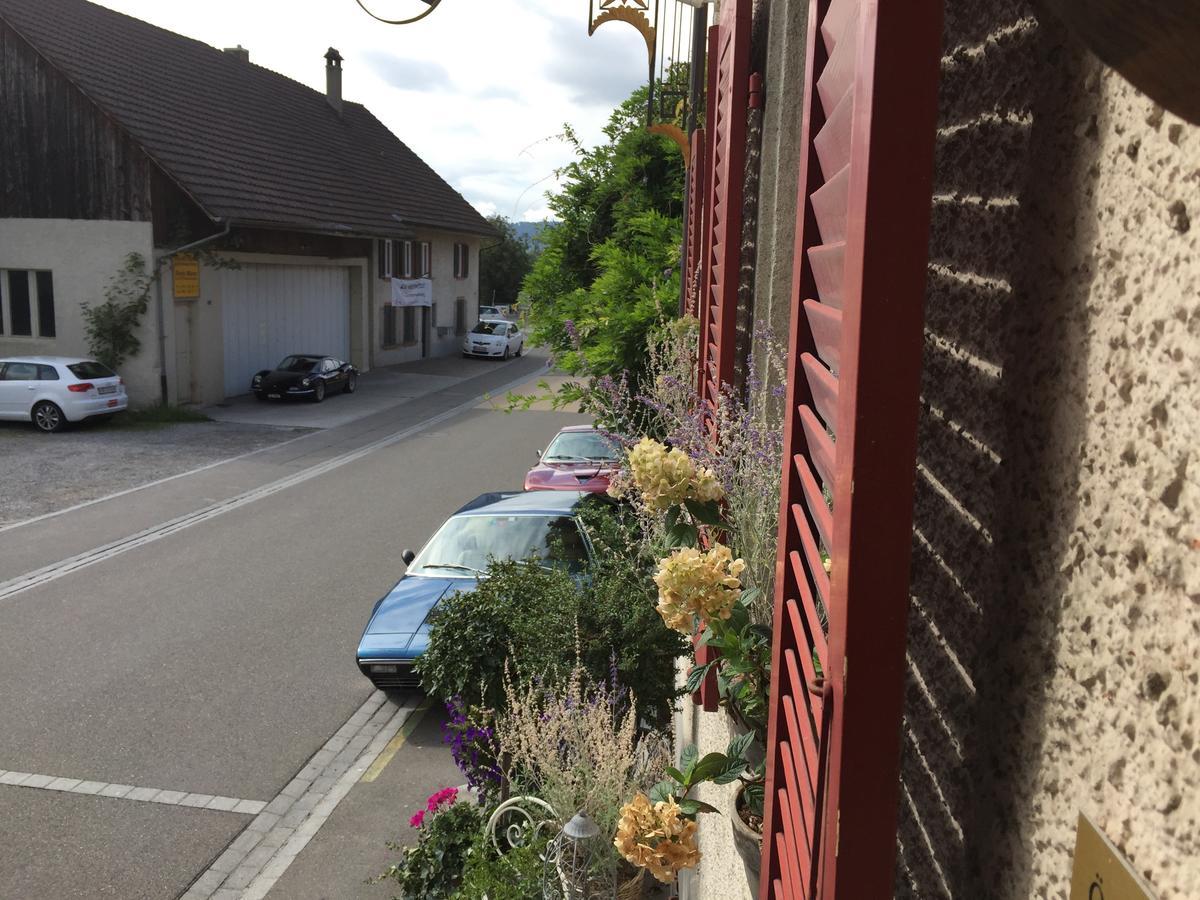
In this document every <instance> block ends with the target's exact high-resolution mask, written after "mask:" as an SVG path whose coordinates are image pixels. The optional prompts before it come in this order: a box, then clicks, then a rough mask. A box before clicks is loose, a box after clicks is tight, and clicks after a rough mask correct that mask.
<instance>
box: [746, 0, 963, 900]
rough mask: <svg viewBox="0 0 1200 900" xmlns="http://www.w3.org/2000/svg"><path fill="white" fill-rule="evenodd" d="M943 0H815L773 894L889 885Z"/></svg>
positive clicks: (791, 380)
mask: <svg viewBox="0 0 1200 900" xmlns="http://www.w3.org/2000/svg"><path fill="white" fill-rule="evenodd" d="M941 6H942V4H941V3H940V2H937V0H908V2H904V3H901V2H896V0H813V2H812V4H811V8H810V15H809V36H808V59H807V66H808V74H807V78H806V82H805V84H806V87H805V96H804V101H803V107H802V115H803V122H802V130H801V140H802V147H804V148H805V149H804V152H803V154H802V156H801V166H800V187H799V195H798V204H797V207H798V208H797V237H796V254H795V259H794V263H793V265H794V272H793V294H792V304H793V305H792V314H791V329H790V330H791V334H790V354H789V362H788V365H789V373H788V405H787V409H788V415H787V421H786V424H785V434H784V440H785V444H784V477H783V497H782V503H781V514H780V521H779V558H778V562H777V565H776V572H777V573H778V577H777V579H776V582H777V583H776V595H775V616H774V641H773V647H772V672H771V704H772V710H771V715H770V724H769V728H768V746H767V805H766V821H765V822H764V840H763V867H762V880H761V883H760V892H759V894H760V897H762V898H764V900H765V898H789V900H791V898H801V897H805V898H808V897H820V898H824V900H829V898H834V897H837V898H848V900H858V898H867V897H890V896H891V895H892V888H893V877H894V865H895V845H896V802H897V795H898V783H899V774H898V767H899V748H900V741H899V728H900V718H901V713H902V699H903V698H902V693H903V686H904V646H905V634H906V618H907V610H908V561H909V549H910V544H911V540H912V535H911V528H912V493H913V474H914V458H915V447H916V416H917V394H918V390H919V383H920V365H921V347H922V302H923V294H924V284H925V267H926V260H927V243H928V231H929V209H930V197H931V193H932V155H933V140H934V126H935V119H936V106H937V76H938V65H939V57H940V47H941ZM823 552H828V554H829V556H830V558H831V571H830V574H828V575H827V574H826V572H825V568H824V565H823V563H822V554H823Z"/></svg>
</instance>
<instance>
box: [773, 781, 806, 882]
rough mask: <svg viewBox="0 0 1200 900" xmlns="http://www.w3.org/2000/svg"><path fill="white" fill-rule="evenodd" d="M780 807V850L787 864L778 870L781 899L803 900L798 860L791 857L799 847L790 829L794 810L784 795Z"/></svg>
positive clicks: (794, 833)
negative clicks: (781, 880)
mask: <svg viewBox="0 0 1200 900" xmlns="http://www.w3.org/2000/svg"><path fill="white" fill-rule="evenodd" d="M780 805H781V807H782V812H783V816H782V818H783V835H782V838H783V840H782V843H781V849H782V850H783V853H784V859H785V860H786V862H787V865H786V866H781V867H780V870H779V874H780V875H781V876H782V879H783V897H784V900H804V894H803V893H802V891H803V890H804V887H803V885H802V884H800V883H798V882H799V881H800V879H799V877H798V876H799V873H800V865H799V860H797V859H796V858H795V857H794V856H793V848H795V847H798V846H800V842H799V839H798V838H799V835H798V834H797V833H796V831H795V829H794V828H793V827H792V822H793V820H794V818H795V810H794V809H793V807H792V803H791V801H790V799H789V798H788V797H787V796H786V795H784V796H783V797H781V798H780Z"/></svg>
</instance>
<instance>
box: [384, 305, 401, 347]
mask: <svg viewBox="0 0 1200 900" xmlns="http://www.w3.org/2000/svg"><path fill="white" fill-rule="evenodd" d="M398 312H399V310H398V309H397V307H395V306H385V307H384V308H383V346H384V347H395V346H396V345H397V344H398V343H399V341H397V340H396V317H397V313H398Z"/></svg>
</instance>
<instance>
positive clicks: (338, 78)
mask: <svg viewBox="0 0 1200 900" xmlns="http://www.w3.org/2000/svg"><path fill="white" fill-rule="evenodd" d="M325 99H326V100H328V101H329V105H330V106H332V107H333V108H334V110H335V111H336V112H337V114H338V115H339V116H340V115H341V114H342V54H340V53H338V52H337V50H335V49H334V48H333V47H330V48H329V49H328V50H326V51H325Z"/></svg>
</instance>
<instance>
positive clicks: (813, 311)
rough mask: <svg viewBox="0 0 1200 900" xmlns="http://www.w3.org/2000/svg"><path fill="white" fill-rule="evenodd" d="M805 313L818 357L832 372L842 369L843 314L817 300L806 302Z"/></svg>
mask: <svg viewBox="0 0 1200 900" xmlns="http://www.w3.org/2000/svg"><path fill="white" fill-rule="evenodd" d="M804 312H805V314H806V315H807V316H808V327H809V329H810V330H811V331H812V336H813V343H815V344H816V345H817V355H818V356H819V357H820V358H821V359H822V360H824V361H825V363H826V364H827V365H828V366H829V368H830V369H831V370H833V371H834V372H836V371H838V369H839V368H840V367H841V356H842V354H841V348H842V314H841V311H839V310H836V309H834V308H833V307H831V306H826V305H825V304H824V303H817V302H816V301H815V300H805V301H804Z"/></svg>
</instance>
